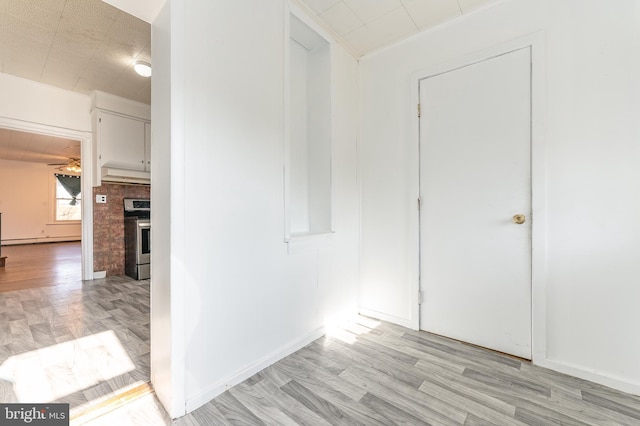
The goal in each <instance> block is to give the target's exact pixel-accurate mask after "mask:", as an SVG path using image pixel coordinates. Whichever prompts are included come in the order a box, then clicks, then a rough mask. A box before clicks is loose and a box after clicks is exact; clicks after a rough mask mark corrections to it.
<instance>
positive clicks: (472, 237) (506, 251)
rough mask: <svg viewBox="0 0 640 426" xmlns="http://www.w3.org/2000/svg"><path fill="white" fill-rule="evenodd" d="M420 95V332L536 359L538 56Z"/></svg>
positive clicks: (429, 85)
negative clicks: (534, 118)
mask: <svg viewBox="0 0 640 426" xmlns="http://www.w3.org/2000/svg"><path fill="white" fill-rule="evenodd" d="M419 89H420V104H421V109H422V114H421V118H420V197H421V209H420V283H421V284H420V285H421V291H422V304H421V306H420V328H421V329H423V330H426V331H429V332H432V333H436V334H440V335H444V336H447V337H451V338H454V339H458V340H463V341H466V342H469V343H473V344H476V345H479V346H484V347H487V348H490V349H494V350H497V351H500V352H505V353H509V354H513V355H516V356H519V357H522V358H527V359H531V168H530V158H531V52H530V49H529V48H524V49H520V50H516V51H513V52H510V53H506V54H503V55H500V56H497V57H493V58H490V59H487V60H484V61H481V62H478V63H474V64H470V65H467V66H464V67H461V68H457V69H454V70H450V71H448V72H444V73H442V74H437V75H434V76H432V77H429V78H425V79H423V80H421V81H420V88H419ZM516 215H524V216H525V222H524V223H522V224H517V223H515V222H514V216H516ZM516 219H517V218H516Z"/></svg>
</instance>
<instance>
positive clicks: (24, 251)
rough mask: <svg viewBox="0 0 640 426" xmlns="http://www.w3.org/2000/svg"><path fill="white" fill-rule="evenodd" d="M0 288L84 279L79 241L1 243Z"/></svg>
mask: <svg viewBox="0 0 640 426" xmlns="http://www.w3.org/2000/svg"><path fill="white" fill-rule="evenodd" d="M2 256H7V259H6V266H4V267H1V268H0V292H4V291H14V290H24V289H27V288H38V287H48V286H54V285H60V284H70V283H79V282H81V281H82V253H81V244H80V241H74V242H64V243H46V244H22V245H9V246H3V247H2Z"/></svg>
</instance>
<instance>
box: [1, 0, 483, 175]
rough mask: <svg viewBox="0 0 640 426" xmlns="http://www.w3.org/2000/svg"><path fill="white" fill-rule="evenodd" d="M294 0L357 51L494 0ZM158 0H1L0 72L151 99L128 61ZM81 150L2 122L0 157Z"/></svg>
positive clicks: (50, 156) (50, 159) (67, 154)
mask: <svg viewBox="0 0 640 426" xmlns="http://www.w3.org/2000/svg"><path fill="white" fill-rule="evenodd" d="M228 1H231V0H228ZM293 1H294V2H296V3H298V4H300V5H301V6H302V7H303V8H304V9H307V11H308V12H309V13H310V14H311V15H313V16H314V18H315V19H316V20H317V21H318V22H320V23H321V24H322V25H323V26H324V27H325V28H327V30H328V31H329V32H331V33H333V35H334V36H335V37H336V39H337V40H338V42H340V43H341V44H342V45H344V46H345V47H346V48H347V49H348V50H350V51H351V52H352V53H353V54H354V55H355V56H356V57H360V56H362V55H364V54H367V53H369V52H372V51H373V50H376V49H378V48H380V47H383V46H387V45H390V44H393V43H395V42H398V41H400V40H402V39H404V38H406V37H409V36H411V35H413V34H416V33H417V32H419V31H423V30H426V29H428V28H430V27H433V26H435V25H438V24H440V23H442V22H445V21H448V20H451V19H455V18H457V17H459V16H462V15H463V14H465V13H467V12H469V11H471V10H473V9H475V8H477V7H480V6H482V5H484V4H486V3H490V2H492V1H495V0H293ZM163 3H164V0H136V1H131V0H104V1H102V0H0V72H2V73H6V74H12V75H15V76H18V77H22V78H26V79H29V80H34V81H38V82H42V83H45V84H49V85H52V86H56V87H60V88H63V89H67V90H73V91H76V92H80V93H84V94H87V93H89V92H90V91H91V90H101V91H104V92H107V93H112V94H114V95H118V96H122V97H124V98H128V99H132V100H135V101H139V102H143V103H146V104H150V103H151V79H148V78H143V77H140V76H139V75H137V74H136V73H135V72H134V70H133V64H134V62H135V61H136V60H144V61H146V62H149V63H151V25H150V24H149V22H152V21H153V19H154V18H155V16H157V13H158V11H159V10H160V8H161V6H162V4H163ZM129 13H131V14H129ZM134 15H135V16H134ZM70 145H72V146H74V148H69V146H70ZM38 153H40V155H38ZM78 157H80V146H79V142H77V141H68V140H66V139H60V138H52V137H48V136H42V135H32V134H27V133H21V132H15V131H9V130H4V129H0V158H5V159H11V160H19V161H36V162H42V163H54V162H62V161H64V160H65V159H67V158H78Z"/></svg>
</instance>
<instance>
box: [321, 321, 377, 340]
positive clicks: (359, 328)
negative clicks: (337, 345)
mask: <svg viewBox="0 0 640 426" xmlns="http://www.w3.org/2000/svg"><path fill="white" fill-rule="evenodd" d="M379 325H380V322H379V321H376V320H374V319H371V318H366V317H363V316H360V315H357V316H355V317H350V318H347V319H344V320H342V321H339V322H336V323H333V324H327V325H326V332H327V337H331V338H334V339H338V340H340V341H342V342H345V343H348V344H350V345H352V344H354V343H356V342H357V341H358V336H360V335H363V334H368V333H370V332H371V330H373V329H375V328H376V327H378V326H379Z"/></svg>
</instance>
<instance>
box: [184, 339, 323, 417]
mask: <svg viewBox="0 0 640 426" xmlns="http://www.w3.org/2000/svg"><path fill="white" fill-rule="evenodd" d="M324 335H325V327H320V328H318V329H316V330H314V331H312V332H310V333H308V334H306V335H305V336H302V337H301V338H299V339H297V340H294V341H293V342H290V343H289V344H287V345H286V346H283V347H282V348H280V349H278V350H277V351H275V352H272V353H270V354H269V355H267V356H265V357H263V358H261V359H259V360H258V361H256V362H255V363H253V364H251V365H249V366H247V367H246V368H243V369H242V370H239V371H236V372H235V373H233V374H230V375H229V376H228V377H226V378H225V379H223V380H220V381H219V382H217V383H215V384H213V385H212V386H210V387H209V388H207V389H206V390H205V391H203V392H201V393H200V394H199V395H196V396H194V397H192V398H187V400H186V403H185V405H186V410H187V413H190V412H191V411H193V410H195V409H197V408H199V407H201V406H203V405H204V404H206V403H207V402H209V401H211V400H212V399H214V398H215V397H216V396H218V395H220V394H221V393H223V392H225V391H226V390H228V389H229V388H231V387H233V386H235V385H237V384H238V383H241V382H243V381H245V380H246V379H248V378H249V377H251V376H253V375H254V374H256V373H257V372H259V371H260V370H264V369H265V368H267V367H268V366H270V365H271V364H274V363H276V362H278V361H279V360H281V359H282V358H284V357H286V356H288V355H291V354H292V353H294V352H295V351H297V350H299V349H302V348H303V347H305V346H306V345H308V344H309V343H311V342H313V341H314V340H316V339H319V338H320V337H322V336H324Z"/></svg>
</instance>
